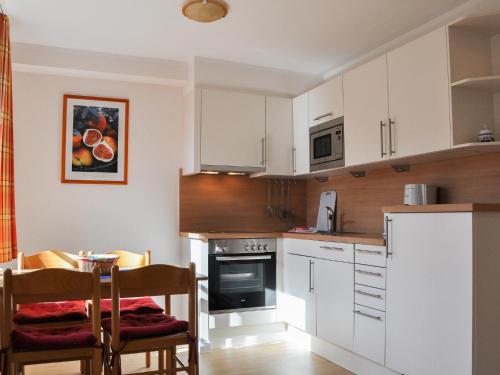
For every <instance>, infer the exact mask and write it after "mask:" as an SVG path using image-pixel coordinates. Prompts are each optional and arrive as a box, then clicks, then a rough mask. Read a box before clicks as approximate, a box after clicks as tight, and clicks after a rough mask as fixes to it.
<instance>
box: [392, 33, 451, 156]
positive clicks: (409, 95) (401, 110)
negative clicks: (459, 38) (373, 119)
mask: <svg viewBox="0 0 500 375" xmlns="http://www.w3.org/2000/svg"><path fill="white" fill-rule="evenodd" d="M387 70H388V92H389V118H390V121H391V123H390V124H389V126H390V131H391V139H390V148H389V154H390V155H391V156H392V155H394V156H397V157H400V156H408V155H416V154H421V153H425V152H431V151H437V150H443V149H446V148H449V147H450V146H451V122H450V97H449V96H450V95H449V82H450V81H449V75H448V47H447V34H446V28H445V27H441V28H439V29H437V30H435V31H433V32H431V33H429V34H427V35H424V36H423V37H421V38H418V39H416V40H414V41H412V42H410V43H408V44H405V45H404V46H402V47H400V48H398V49H396V50H394V51H392V52H389V53H388V54H387Z"/></svg>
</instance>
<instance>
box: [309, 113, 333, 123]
mask: <svg viewBox="0 0 500 375" xmlns="http://www.w3.org/2000/svg"><path fill="white" fill-rule="evenodd" d="M328 116H333V112H328V113H325V114H324V115H321V116H318V117H316V118H314V119H313V121H318V120H321V119H322V118H325V117H328Z"/></svg>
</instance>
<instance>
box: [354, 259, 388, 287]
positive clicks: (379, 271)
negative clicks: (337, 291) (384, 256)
mask: <svg viewBox="0 0 500 375" xmlns="http://www.w3.org/2000/svg"><path fill="white" fill-rule="evenodd" d="M354 282H355V283H356V284H362V285H366V286H371V287H374V288H379V289H385V268H382V267H372V266H365V265H362V264H356V265H355V266H354Z"/></svg>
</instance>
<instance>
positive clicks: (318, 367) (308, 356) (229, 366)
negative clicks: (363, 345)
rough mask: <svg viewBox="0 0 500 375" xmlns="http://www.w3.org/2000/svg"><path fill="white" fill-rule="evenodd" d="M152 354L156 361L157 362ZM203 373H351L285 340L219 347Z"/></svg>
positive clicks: (71, 369)
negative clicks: (238, 346)
mask: <svg viewBox="0 0 500 375" xmlns="http://www.w3.org/2000/svg"><path fill="white" fill-rule="evenodd" d="M156 358H157V357H156V356H153V361H156ZM200 361H201V366H200V374H201V375H226V374H227V375H231V374H235V375H350V374H351V373H350V372H348V371H346V370H344V369H342V368H340V367H338V366H335V365H334V364H332V363H330V362H328V361H326V360H325V359H323V358H321V357H318V356H317V355H315V354H312V353H310V352H307V351H306V350H304V349H303V348H301V347H297V346H294V345H292V344H288V343H286V342H276V343H270V344H263V345H254V346H247V347H242V348H231V349H220V350H214V351H211V352H208V353H202V354H201V356H200ZM122 366H123V369H124V371H123V373H124V374H127V373H129V372H137V371H144V370H145V368H144V355H143V354H135V355H129V356H125V357H124V358H123V361H122ZM26 374H27V375H41V374H44V375H49V374H50V375H63V374H64V375H78V374H79V364H78V363H77V362H70V363H64V364H63V363H54V364H50V365H39V366H29V367H27V368H26Z"/></svg>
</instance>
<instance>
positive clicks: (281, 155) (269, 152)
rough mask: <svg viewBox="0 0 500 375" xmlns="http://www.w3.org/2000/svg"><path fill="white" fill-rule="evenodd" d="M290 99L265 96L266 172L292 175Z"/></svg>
mask: <svg viewBox="0 0 500 375" xmlns="http://www.w3.org/2000/svg"><path fill="white" fill-rule="evenodd" d="M292 116H293V115H292V99H288V98H278V97H270V96H267V97H266V174H267V175H274V176H292V175H293V154H292V148H293V118H292Z"/></svg>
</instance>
